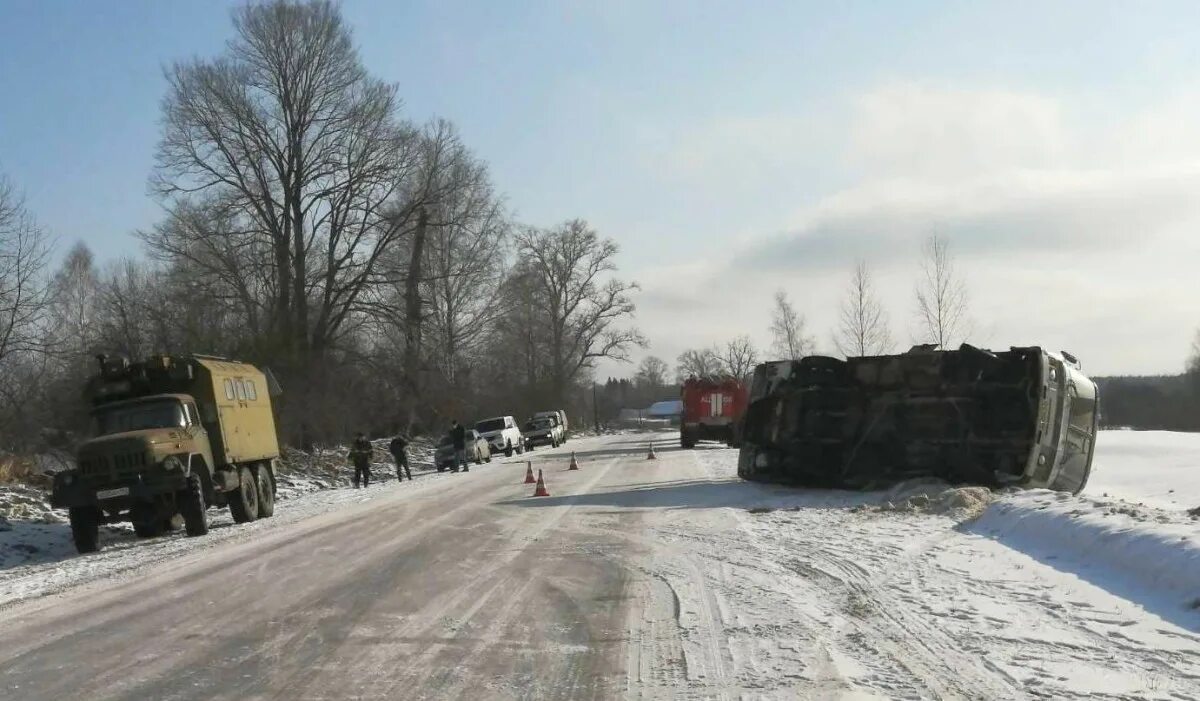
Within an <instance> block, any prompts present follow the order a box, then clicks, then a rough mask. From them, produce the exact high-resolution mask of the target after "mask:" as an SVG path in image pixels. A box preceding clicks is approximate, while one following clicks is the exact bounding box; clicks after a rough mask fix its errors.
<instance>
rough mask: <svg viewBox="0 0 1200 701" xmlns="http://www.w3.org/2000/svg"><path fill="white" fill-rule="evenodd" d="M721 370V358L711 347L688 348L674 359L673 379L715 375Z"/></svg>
mask: <svg viewBox="0 0 1200 701" xmlns="http://www.w3.org/2000/svg"><path fill="white" fill-rule="evenodd" d="M722 371H723V367H722V364H721V358H720V357H719V356H718V354H717V352H716V351H715V350H713V349H712V348H699V349H696V348H690V349H688V350H685V351H684V352H682V353H680V354H679V357H678V358H676V359H675V379H676V380H678V381H679V382H683V381H684V380H686V379H687V378H689V377H698V378H710V377H717V376H719V375H720V374H721V372H722Z"/></svg>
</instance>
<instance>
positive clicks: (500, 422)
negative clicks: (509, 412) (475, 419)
mask: <svg viewBox="0 0 1200 701" xmlns="http://www.w3.org/2000/svg"><path fill="white" fill-rule="evenodd" d="M475 428H476V429H478V430H479V432H480V433H488V432H490V431H502V430H504V419H488V420H487V421H480V422H479V423H477V424H475Z"/></svg>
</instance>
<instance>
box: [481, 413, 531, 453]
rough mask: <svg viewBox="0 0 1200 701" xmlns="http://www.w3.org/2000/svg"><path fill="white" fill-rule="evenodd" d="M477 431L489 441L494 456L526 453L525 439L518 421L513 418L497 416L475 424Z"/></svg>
mask: <svg viewBox="0 0 1200 701" xmlns="http://www.w3.org/2000/svg"><path fill="white" fill-rule="evenodd" d="M475 430H476V431H479V435H480V436H482V437H483V439H484V440H485V441H487V444H488V448H489V449H490V450H491V451H492V454H493V455H494V454H496V453H504V454H505V455H506V456H511V455H512V454H513V451H516V452H517V453H524V452H525V438H524V436H522V435H521V429H520V428H519V427H518V426H517V422H516V420H514V419H513V417H511V416H495V417H492V418H490V419H484V420H483V421H480V422H479V423H477V424H475Z"/></svg>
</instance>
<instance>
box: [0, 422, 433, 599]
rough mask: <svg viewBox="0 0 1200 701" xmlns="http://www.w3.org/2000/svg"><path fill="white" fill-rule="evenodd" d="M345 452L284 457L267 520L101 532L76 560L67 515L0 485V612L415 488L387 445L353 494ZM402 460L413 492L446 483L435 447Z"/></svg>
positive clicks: (213, 515)
mask: <svg viewBox="0 0 1200 701" xmlns="http://www.w3.org/2000/svg"><path fill="white" fill-rule="evenodd" d="M346 452H347V451H346V449H344V448H336V449H329V450H318V451H315V452H314V453H313V454H306V453H300V452H298V451H287V452H286V453H285V455H284V461H283V467H282V469H281V470H280V471H279V474H278V475H277V476H276V477H277V480H278V483H279V484H278V491H277V498H278V499H279V501H280V502H281V504H280V505H279V507H278V508H277V510H276V512H275V516H274V517H273V518H271V519H266V520H262V521H255V522H253V523H248V524H240V525H239V524H235V523H234V522H233V519H232V518H231V517H230V515H229V511H228V510H227V509H211V510H210V511H209V519H210V528H211V531H210V533H209V534H208V535H207V536H204V537H202V538H186V537H184V535H183V534H182V533H181V532H175V533H171V534H168V535H166V536H163V537H160V538H152V539H146V540H143V539H140V538H137V537H136V536H135V535H134V533H133V528H132V527H131V526H130V525H129V524H127V523H118V524H113V525H109V526H104V527H102V528H101V530H100V540H101V543H102V545H103V548H104V549H103V550H102V551H101V552H99V553H96V554H93V555H86V556H80V555H79V554H78V553H76V551H75V546H74V543H73V542H72V540H71V528H70V525H69V523H68V519H67V514H66V512H65V511H64V510H60V509H52V508H50V506H49V504H48V502H47V494H46V492H45V491H44V490H42V489H37V488H33V487H29V486H25V485H0V606H5V605H8V604H12V603H14V602H16V601H20V600H22V599H26V598H29V597H33V596H40V595H43V594H47V593H51V592H54V591H59V590H61V589H63V588H66V587H69V586H72V585H75V584H79V583H81V582H84V581H87V580H90V579H95V578H98V577H108V576H113V575H116V574H120V573H124V572H128V571H130V570H134V569H137V568H140V567H142V566H145V565H147V564H150V563H154V562H159V561H162V560H165V559H168V558H172V557H177V556H179V555H182V554H185V553H188V552H192V551H194V550H197V549H200V548H205V547H212V546H213V545H216V544H218V543H221V542H225V541H227V540H231V539H241V538H248V537H252V536H253V535H255V534H261V533H263V532H265V531H267V530H270V529H274V528H278V527H280V526H284V525H287V524H290V523H294V522H296V521H299V520H302V519H305V518H308V517H311V516H315V515H317V514H321V513H325V512H328V511H332V510H334V509H338V508H342V507H344V506H346V505H349V504H354V503H360V502H364V501H370V500H372V499H377V498H379V497H382V496H387V495H391V494H394V493H395V492H396V490H402V489H412V488H413V487H412V486H410V485H409V484H408V483H407V482H406V483H404V484H397V482H396V481H395V478H396V471H395V467H394V465H393V464H392V462H391V459H390V457H387V458H386V459H384V456H387V450H386V441H378V442H376V459H377V460H378V461H377V462H375V463H374V464H373V466H372V476H373V479H374V480H375V482H373V483H372V486H371V487H370V488H369V489H366V490H355V489H353V488H351V487H350V478H351V475H352V473H353V470H352V469H351V468H350V467H349V466H348V464H347V460H346ZM408 453H409V463H410V465H411V467H412V472H413V477H414V478H416V479H417V480H418V482H417V483H415V486H416V488H418V489H422V488H426V487H427V486H428V483H429V481H430V480H431V479H432V480H438V479H443V478H445V477H446V475H439V474H438V473H437V472H435V471H434V469H433V446H432V444H431V443H430V442H429V441H428V440H424V439H418V440H415V441H413V443H412V444H411V445H410V446H409V451H408ZM376 485H378V486H376Z"/></svg>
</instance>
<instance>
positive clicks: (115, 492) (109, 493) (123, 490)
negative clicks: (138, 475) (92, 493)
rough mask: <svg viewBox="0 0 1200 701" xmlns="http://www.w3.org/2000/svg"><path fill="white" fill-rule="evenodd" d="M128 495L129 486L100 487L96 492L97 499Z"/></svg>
mask: <svg viewBox="0 0 1200 701" xmlns="http://www.w3.org/2000/svg"><path fill="white" fill-rule="evenodd" d="M127 496H129V487H119V488H117V489H102V490H100V491H98V492H96V498H97V499H115V498H117V497H127Z"/></svg>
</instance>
